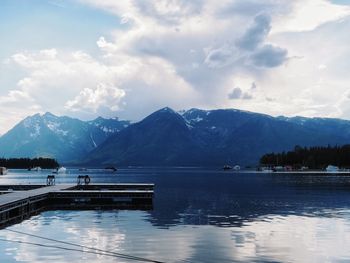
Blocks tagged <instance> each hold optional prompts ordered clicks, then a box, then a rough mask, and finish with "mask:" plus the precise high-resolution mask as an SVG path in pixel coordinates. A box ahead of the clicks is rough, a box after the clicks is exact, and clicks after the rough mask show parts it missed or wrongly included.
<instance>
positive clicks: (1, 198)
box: [0, 184, 154, 228]
mask: <svg viewBox="0 0 350 263" xmlns="http://www.w3.org/2000/svg"><path fill="white" fill-rule="evenodd" d="M153 193H154V184H88V185H73V184H58V185H30V184H28V185H0V228H1V227H4V226H7V225H10V224H13V223H16V222H20V221H22V220H24V219H26V218H28V217H30V216H32V215H35V214H38V213H40V212H41V211H44V210H52V209H71V210H74V209H80V210H83V209H133V210H134V209H137V210H150V209H152V208H153Z"/></svg>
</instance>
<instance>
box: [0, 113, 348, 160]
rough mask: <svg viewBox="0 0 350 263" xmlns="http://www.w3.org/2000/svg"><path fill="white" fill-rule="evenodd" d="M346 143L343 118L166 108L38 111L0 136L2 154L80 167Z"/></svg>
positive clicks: (247, 155) (246, 155)
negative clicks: (92, 115)
mask: <svg viewBox="0 0 350 263" xmlns="http://www.w3.org/2000/svg"><path fill="white" fill-rule="evenodd" d="M347 143H350V121H346V120H340V119H327V118H304V117H294V118H286V117H271V116H268V115H264V114H258V113H252V112H245V111H240V110H234V109H225V110H211V111H206V110H199V109H191V110H188V111H183V112H175V111H173V110H172V109H170V108H164V109H161V110H159V111H156V112H154V113H153V114H151V115H149V116H148V117H146V118H145V119H143V120H142V121H140V122H137V123H134V124H130V122H128V121H120V120H118V119H103V118H98V119H96V120H93V121H89V122H84V121H80V120H78V119H73V118H69V117H57V116H54V115H52V114H50V113H46V114H44V115H39V114H37V115H34V116H31V117H28V118H26V119H25V120H23V121H21V122H20V123H19V124H18V125H16V126H15V127H14V128H13V129H12V130H10V131H9V132H8V133H6V134H5V135H3V136H2V137H1V138H0V156H4V157H37V156H45V157H54V158H57V159H58V160H59V161H60V162H63V163H64V162H66V163H67V162H69V163H72V162H76V163H80V164H82V165H85V166H97V165H111V164H113V165H117V166H129V165H132V166H133V165H139V166H222V165H223V164H226V163H228V164H241V165H248V164H250V165H255V164H257V163H258V161H259V158H260V157H261V156H262V155H263V154H265V153H267V152H279V151H285V150H291V149H293V147H294V146H295V145H301V146H315V145H328V144H330V145H336V144H338V145H342V144H347Z"/></svg>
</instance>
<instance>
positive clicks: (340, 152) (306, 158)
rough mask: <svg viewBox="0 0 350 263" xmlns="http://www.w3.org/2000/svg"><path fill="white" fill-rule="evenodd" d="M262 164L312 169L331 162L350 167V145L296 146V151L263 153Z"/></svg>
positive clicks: (320, 167) (322, 166)
mask: <svg viewBox="0 0 350 263" xmlns="http://www.w3.org/2000/svg"><path fill="white" fill-rule="evenodd" d="M260 164H262V165H269V166H286V165H291V166H294V167H302V166H307V167H309V168H310V169H324V168H325V167H326V166H327V165H329V164H331V165H336V166H338V167H343V168H345V167H350V145H344V146H334V147H331V146H327V147H310V148H306V147H305V148H303V147H300V146H295V148H294V151H290V152H282V153H269V154H265V155H263V156H262V157H261V158H260Z"/></svg>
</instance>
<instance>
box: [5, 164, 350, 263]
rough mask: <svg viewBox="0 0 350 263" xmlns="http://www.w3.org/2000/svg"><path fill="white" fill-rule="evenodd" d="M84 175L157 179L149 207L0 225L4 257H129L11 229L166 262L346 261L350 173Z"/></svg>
mask: <svg viewBox="0 0 350 263" xmlns="http://www.w3.org/2000/svg"><path fill="white" fill-rule="evenodd" d="M48 173H49V172H48V171H43V172H27V171H11V172H10V173H9V174H8V175H6V176H2V177H0V183H1V184H11V183H33V184H34V183H44V182H45V180H46V176H47V174H48ZM84 173H85V172H84ZM88 173H90V176H91V177H92V182H95V183H98V182H153V183H155V184H156V189H155V198H154V209H153V211H117V210H114V211H47V212H44V213H42V214H40V215H37V216H34V217H32V218H30V219H29V220H26V221H23V222H22V223H20V224H17V225H13V226H11V227H8V228H7V229H3V230H0V239H2V241H0V262H134V261H130V260H126V259H121V258H115V257H107V256H102V255H96V254H87V253H82V252H77V251H71V250H62V249H57V248H48V247H40V246H36V245H29V244H23V243H22V244H19V243H11V242H5V241H3V239H7V240H19V241H25V242H32V243H37V244H45V245H49V246H50V245H52V246H60V247H65V248H68V249H72V248H74V247H71V246H69V245H63V244H57V243H55V242H53V241H47V240H41V239H38V238H34V237H29V236H26V235H22V234H18V233H14V232H11V231H9V230H16V231H24V232H27V233H30V234H35V235H39V236H44V237H47V238H53V239H58V240H62V241H68V242H72V243H75V244H80V245H85V246H89V247H95V248H99V249H103V250H108V251H113V252H117V253H123V254H128V255H133V256H140V257H145V258H150V259H155V260H159V261H163V262H235V261H236V262H254V261H255V262H348V261H350V249H349V247H350V176H344V175H342V176H337V175H326V174H323V175H316V174H313V175H309V174H294V175H293V174H263V173H259V174H255V173H233V172H222V171H215V170H201V169H180V168H178V169H175V168H174V169H159V168H158V169H141V168H139V169H125V170H120V171H118V173H117V174H108V173H104V172H103V171H97V170H94V171H89V172H88ZM77 174H78V171H77V170H70V171H69V174H67V175H58V176H56V178H57V179H56V183H74V182H75V181H76V175H77Z"/></svg>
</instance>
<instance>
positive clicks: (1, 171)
mask: <svg viewBox="0 0 350 263" xmlns="http://www.w3.org/2000/svg"><path fill="white" fill-rule="evenodd" d="M5 174H7V169H6V167H0V175H5Z"/></svg>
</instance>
